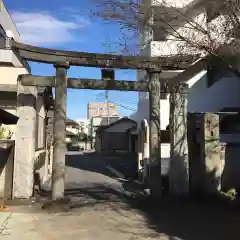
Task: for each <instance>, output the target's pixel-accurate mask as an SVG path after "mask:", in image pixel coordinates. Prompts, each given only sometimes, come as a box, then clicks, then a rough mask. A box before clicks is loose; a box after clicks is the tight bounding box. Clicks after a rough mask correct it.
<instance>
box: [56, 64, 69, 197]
mask: <svg viewBox="0 0 240 240" xmlns="http://www.w3.org/2000/svg"><path fill="white" fill-rule="evenodd" d="M55 68H56V88H55V109H54V110H55V112H54V123H53V166H52V200H53V201H56V200H61V199H63V198H64V180H65V156H66V142H65V141H66V117H67V116H66V108H67V69H68V68H69V64H68V63H59V64H56V65H55Z"/></svg>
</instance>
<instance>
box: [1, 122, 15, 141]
mask: <svg viewBox="0 0 240 240" xmlns="http://www.w3.org/2000/svg"><path fill="white" fill-rule="evenodd" d="M12 135H13V133H12V132H11V130H10V129H9V128H8V127H7V126H4V125H2V126H0V140H3V139H11V137H12Z"/></svg>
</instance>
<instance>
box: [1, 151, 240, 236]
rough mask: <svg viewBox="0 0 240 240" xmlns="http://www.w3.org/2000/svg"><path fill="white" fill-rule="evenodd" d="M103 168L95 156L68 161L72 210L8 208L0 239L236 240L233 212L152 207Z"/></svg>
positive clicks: (171, 204)
mask: <svg viewBox="0 0 240 240" xmlns="http://www.w3.org/2000/svg"><path fill="white" fill-rule="evenodd" d="M107 163H109V162H106V161H105V159H104V158H102V157H101V158H100V157H99V156H96V155H85V156H78V155H71V156H70V157H68V160H67V165H68V167H67V176H66V187H67V190H66V195H67V196H70V197H71V199H72V200H73V206H74V208H73V209H71V210H70V211H69V212H57V213H49V212H43V210H42V209H41V206H40V205H38V204H33V205H31V204H30V205H29V206H22V207H19V206H18V207H11V211H10V212H7V213H0V224H1V225H0V239H3V240H15V239H19V240H21V239H24V240H30V239H31V240H32V239H34V240H42V239H46V240H53V239H58V240H62V239H64V240H65V239H81V240H95V239H99V240H102V239H104V240H108V239H109V240H112V239H114V240H124V239H130V240H131V239H132V240H134V239H140V240H141V239H144V240H146V239H148V240H150V239H160V240H180V239H183V240H210V239H211V240H213V239H218V240H225V239H238V238H239V237H238V232H239V222H240V221H239V220H240V218H239V214H238V213H236V214H235V213H232V212H225V211H219V210H218V209H212V208H209V207H204V206H196V205H194V204H188V203H186V202H169V201H168V200H163V201H162V202H158V203H157V205H156V206H157V208H153V207H151V205H152V204H150V205H148V202H147V201H146V198H144V197H141V196H140V190H139V189H137V187H136V186H134V183H129V182H124V181H119V180H117V179H115V178H114V176H113V174H112V173H111V172H110V171H109V170H108V169H107V168H106V164H107ZM133 190H135V191H133ZM138 190H139V191H138Z"/></svg>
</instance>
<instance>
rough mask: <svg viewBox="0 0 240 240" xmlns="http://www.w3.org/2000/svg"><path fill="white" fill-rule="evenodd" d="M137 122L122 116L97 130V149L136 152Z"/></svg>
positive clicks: (99, 150)
mask: <svg viewBox="0 0 240 240" xmlns="http://www.w3.org/2000/svg"><path fill="white" fill-rule="evenodd" d="M136 129H137V123H136V122H135V121H133V120H132V119H130V118H127V117H124V118H121V119H119V120H117V121H115V122H113V123H111V124H109V125H106V126H100V127H99V128H98V129H97V131H96V143H95V148H96V151H98V152H102V151H122V152H136V140H137V136H136Z"/></svg>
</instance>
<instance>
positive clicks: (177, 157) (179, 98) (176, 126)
mask: <svg viewBox="0 0 240 240" xmlns="http://www.w3.org/2000/svg"><path fill="white" fill-rule="evenodd" d="M169 87H170V119H169V127H170V141H171V142H170V169H169V180H170V192H171V193H172V194H177V195H186V194H188V193H189V155H188V142H187V100H188V99H187V98H188V85H187V84H185V83H180V84H174V85H171V86H169Z"/></svg>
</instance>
